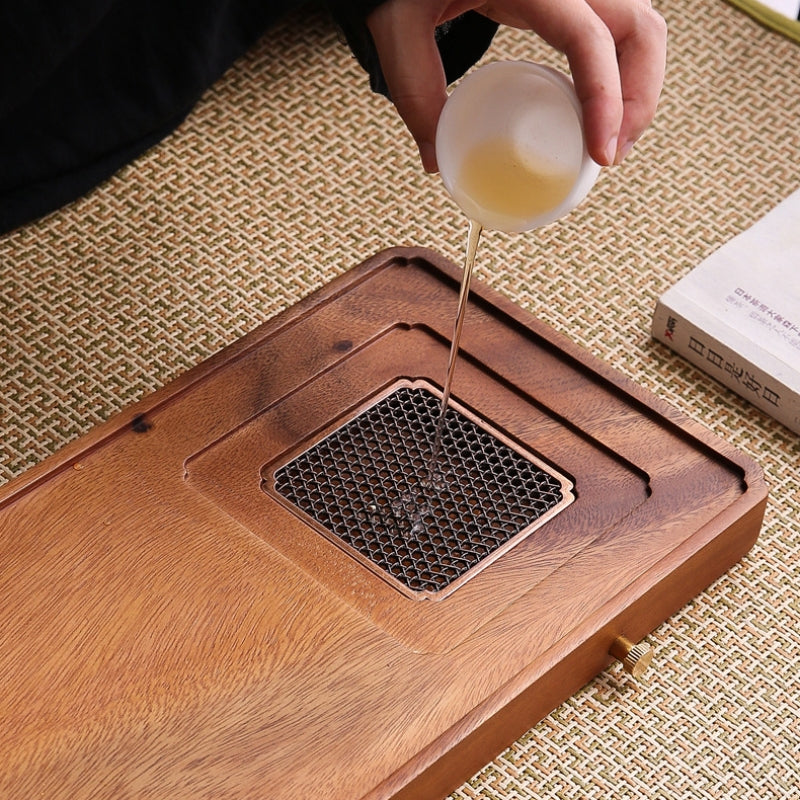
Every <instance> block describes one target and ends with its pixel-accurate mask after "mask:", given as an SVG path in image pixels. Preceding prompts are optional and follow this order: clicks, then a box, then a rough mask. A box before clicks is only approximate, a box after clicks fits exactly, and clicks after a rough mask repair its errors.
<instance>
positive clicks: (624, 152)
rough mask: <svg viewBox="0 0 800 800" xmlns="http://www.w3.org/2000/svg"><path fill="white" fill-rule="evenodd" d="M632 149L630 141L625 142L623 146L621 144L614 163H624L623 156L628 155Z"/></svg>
mask: <svg viewBox="0 0 800 800" xmlns="http://www.w3.org/2000/svg"><path fill="white" fill-rule="evenodd" d="M632 147H633V142H632V141H627V142H625V144H623V145H622V147H620V148H619V150H618V151H617V157H616V159H615V161H614V163H615V164H621V163H622V162H623V161H624V159H625V156H627V155H628V153H630V151H631V148H632Z"/></svg>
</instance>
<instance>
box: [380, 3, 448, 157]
mask: <svg viewBox="0 0 800 800" xmlns="http://www.w3.org/2000/svg"><path fill="white" fill-rule="evenodd" d="M396 16H397V15H396V14H395V13H394V12H393V4H392V3H387V4H384V5H381V6H378V8H377V9H375V11H373V12H372V13H371V14H370V16H369V17H368V18H367V25H368V27H369V30H370V33H371V34H372V39H373V41H374V42H375V49H376V50H377V52H378V58H379V59H380V64H381V70H382V71H383V77H384V78H385V79H386V85H387V86H388V87H389V94H390V96H391V99H392V102H393V103H394V105H395V108H396V109H397V112H398V114H399V115H400V117H401V118H402V120H403V122H405V124H406V127H407V128H408V130H409V131H410V132H411V135H412V136H413V137H414V140H415V141H416V143H417V147H418V148H419V153H420V158H421V159H422V165H423V167H424V168H425V170H426V171H427V172H436V171H437V169H438V166H437V163H436V147H435V141H436V126H437V124H438V122H439V115H440V114H441V113H442V107H443V106H444V103H445V100H446V99H447V83H446V80H445V74H444V67H443V66H442V60H441V56H440V55H439V49H438V47H437V46H436V39H435V36H434V31H435V27H436V25H435V21H434V20H433V19H428V18H426V17H425V16H418V15H410V14H408V13H406V14H404V15H403V17H402V19H396V18H395V17H396Z"/></svg>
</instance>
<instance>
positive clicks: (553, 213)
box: [435, 60, 600, 233]
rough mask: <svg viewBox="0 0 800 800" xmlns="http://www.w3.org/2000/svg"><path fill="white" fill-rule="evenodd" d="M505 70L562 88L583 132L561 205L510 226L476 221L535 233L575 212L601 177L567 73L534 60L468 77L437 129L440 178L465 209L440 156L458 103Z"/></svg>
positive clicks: (496, 64)
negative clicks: (477, 85)
mask: <svg viewBox="0 0 800 800" xmlns="http://www.w3.org/2000/svg"><path fill="white" fill-rule="evenodd" d="M501 70H504V71H506V72H509V71H513V72H518V71H519V70H525V71H526V72H529V73H534V74H535V75H536V76H537V77H539V78H542V79H544V80H546V81H547V82H548V83H550V84H551V85H553V86H555V87H556V88H558V89H559V90H560V92H561V94H562V95H563V96H564V97H565V98H566V99H568V101H569V102H570V103H571V105H572V108H573V110H574V111H575V115H576V118H577V121H578V123H579V125H580V131H581V141H582V148H583V152H582V156H581V161H580V166H579V169H578V172H577V176H576V179H575V182H574V184H573V186H572V188H571V190H570V191H569V193H568V194H567V196H566V197H565V198H564V200H563V201H562V202H561V203H560V204H559V205H558V206H556V207H554V208H552V209H550V210H548V211H547V212H545V213H542V214H537V215H535V216H532V217H529V218H527V219H518V220H517V222H515V223H513V224H512V223H509V224H508V225H497V224H494V223H487V224H484V222H482V221H481V220H480V219H477V220H476V222H478V223H480V224H482V225H483V226H484V227H485V228H487V229H490V230H500V231H505V232H507V233H521V232H523V231H528V230H533V229H534V228H540V227H543V226H544V225H548V224H550V223H551V222H554V221H556V220H557V219H560V218H561V217H563V216H565V215H566V214H568V213H569V212H570V211H572V210H573V209H574V208H575V207H576V206H577V205H578V204H579V203H580V202H581V201H582V200H583V199H584V198H585V197H586V195H587V194H588V192H589V190H590V189H591V188H592V186H593V185H594V183H595V181H596V180H597V176H598V175H599V173H600V166H599V165H598V164H597V163H596V162H595V161H594V160H593V159H592V158H591V156H590V155H589V152H588V149H587V147H586V134H585V131H584V129H583V113H582V110H581V105H580V101H579V100H578V97H577V95H576V93H575V87H574V84H573V82H572V80H571V79H570V78H569V77H568V76H567V75H566V74H564V73H563V72H560V71H558V70H556V69H554V68H553V67H550V66H547V65H545V64H539V63H536V62H533V61H525V60H503V61H490V62H487V63H485V64H482V65H481V66H479V67H477V68H476V69H474V70H473V71H471V72H470V73H468V74H467V75H465V76H464V77H463V78H462V79H461V81H460V82H459V83H458V84H457V85H456V87H455V88H454V89H453V91H452V92H451V93H450V95H449V97H448V99H447V101H446V102H445V105H444V108H443V109H442V113H441V116H440V118H439V123H438V126H437V129H436V143H435V147H436V153H437V157H439V159H438V160H439V172H440V177H441V179H442V182H443V183H444V185H445V188H446V189H447V191H448V192H449V193H450V195H451V196H452V197H453V199H454V200H455V201H456V203H457V204H458V205H459V207H461V205H460V204H459V203H458V199H457V195H458V193H459V192H458V189H457V188H456V176H455V175H454V174H452V173H451V172H450V170H448V169H442V164H443V163H444V164H445V165H446V164H447V163H448V160H447V159H446V158H444V159H443V158H441V157H440V154H441V153H443V152H444V148H445V147H446V141H447V137H448V136H450V135H451V131H450V130H449V128H448V126H449V125H450V124H451V116H452V114H453V109H454V108H455V107H456V105H457V104H459V103H461V101H462V98H466V97H467V94H466V92H467V91H468V90H469V87H470V85H472V84H473V83H474V82H475V81H476V80H481V79H482V78H483V77H485V76H486V75H487V74H488V73H490V72H499V71H501ZM476 76H478V77H476ZM454 98H455V99H454ZM459 166H460V165H459ZM454 171H455V170H454ZM462 211H465V213H467V214H468V212H467V211H466V210H465V209H463V208H462ZM468 216H469V214H468Z"/></svg>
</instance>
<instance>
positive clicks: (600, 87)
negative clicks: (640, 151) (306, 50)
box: [367, 0, 667, 172]
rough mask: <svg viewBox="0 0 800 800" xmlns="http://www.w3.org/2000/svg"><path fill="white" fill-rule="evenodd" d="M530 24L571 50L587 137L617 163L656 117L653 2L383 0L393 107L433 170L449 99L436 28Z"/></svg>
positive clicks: (601, 155) (385, 62) (382, 50)
mask: <svg viewBox="0 0 800 800" xmlns="http://www.w3.org/2000/svg"><path fill="white" fill-rule="evenodd" d="M470 10H474V11H478V12H479V13H481V14H484V15H485V16H487V17H489V18H490V19H492V20H494V21H495V22H498V23H500V24H504V25H510V26H513V27H515V28H522V29H527V30H532V31H535V32H536V33H537V34H538V35H539V36H541V37H542V38H543V39H544V40H545V41H546V42H548V43H549V44H550V45H552V46H553V47H555V48H556V49H558V50H560V51H561V52H563V53H564V54H565V55H566V56H567V60H568V61H569V65H570V69H571V71H572V78H573V82H574V83H575V91H576V93H577V95H578V99H579V100H580V102H581V106H582V108H583V118H584V128H585V132H586V143H587V147H588V150H589V154H590V155H591V157H592V158H593V159H594V160H595V161H596V162H597V163H598V164H600V165H610V164H619V163H620V162H621V161H622V160H623V159H624V158H625V156H626V155H627V154H628V151H629V150H630V149H631V147H632V146H633V144H634V143H635V141H636V140H637V139H638V138H639V137H640V136H641V134H642V133H643V132H644V130H645V129H646V128H647V126H648V125H649V124H650V122H651V121H652V119H653V116H654V114H655V111H656V106H657V105H658V98H659V95H660V93H661V86H662V83H663V81H664V66H665V59H666V49H667V26H666V23H665V22H664V19H663V17H661V15H660V14H658V13H657V12H656V11H654V10H653V8H652V7H651V5H650V0H493V1H492V0H490V2H479V0H386V2H384V3H382V4H381V5H380V6H378V7H377V8H376V9H375V10H374V11H373V12H372V13H371V14H370V15H369V16H368V17H367V26H368V27H369V30H370V33H371V35H372V38H373V41H374V42H375V47H376V50H377V52H378V57H379V58H380V63H381V69H382V71H383V75H384V78H385V79H386V83H387V85H388V87H389V92H390V94H391V97H392V100H393V102H394V104H395V107H396V108H397V111H398V113H399V114H400V116H401V117H402V119H403V121H404V122H405V123H406V126H407V127H408V129H409V131H410V132H411V134H412V136H413V137H414V139H415V140H416V142H417V146H418V147H419V152H420V157H421V159H422V164H423V166H424V168H425V169H426V170H427V171H428V172H436V171H437V169H438V167H437V163H436V151H435V147H434V141H435V137H436V125H437V123H438V120H439V115H440V114H441V111H442V106H443V105H444V102H445V100H446V99H447V85H446V80H445V74H444V68H443V66H442V62H441V58H440V55H439V51H438V49H437V47H436V40H435V38H434V32H435V30H436V27H437V26H438V25H441V24H442V23H443V22H446V21H448V20H450V19H453V18H455V17H457V16H459V15H460V14H463V13H464V12H466V11H470Z"/></svg>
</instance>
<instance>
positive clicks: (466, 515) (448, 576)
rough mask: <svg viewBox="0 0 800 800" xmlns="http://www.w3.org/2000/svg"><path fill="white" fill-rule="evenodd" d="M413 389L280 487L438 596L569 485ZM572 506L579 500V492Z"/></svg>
mask: <svg viewBox="0 0 800 800" xmlns="http://www.w3.org/2000/svg"><path fill="white" fill-rule="evenodd" d="M440 405H441V401H440V400H439V399H438V398H437V397H436V396H435V395H434V394H432V393H431V392H429V391H427V390H426V389H421V388H416V387H403V388H400V389H398V390H396V391H395V392H393V393H392V394H390V395H388V396H387V397H385V398H384V399H383V400H381V401H379V402H378V403H377V404H376V405H374V406H372V407H370V408H368V409H367V410H365V411H364V412H362V413H361V414H360V415H358V416H357V417H355V418H354V419H352V420H350V422H348V423H346V424H345V425H343V426H342V427H340V428H338V429H337V430H335V431H333V432H332V433H331V434H329V435H328V436H327V437H326V438H324V439H323V440H321V441H320V442H318V443H317V444H315V445H314V446H313V447H311V448H310V449H309V450H306V451H305V452H304V453H302V454H301V455H299V456H298V457H297V458H295V459H294V460H293V461H291V462H289V463H288V464H286V465H284V466H282V467H280V468H279V469H278V470H276V472H275V476H274V481H275V484H274V486H275V491H276V492H277V493H278V494H279V495H281V496H282V497H284V498H285V499H286V500H288V501H289V502H290V503H292V504H293V505H294V506H296V507H297V508H299V509H300V510H301V511H303V512H304V513H305V514H307V515H308V516H309V517H311V518H313V519H314V520H316V521H317V522H318V523H319V524H320V525H321V526H322V527H323V528H324V529H326V530H327V531H328V532H330V533H331V534H333V536H334V537H336V538H337V539H339V540H341V541H342V542H344V543H346V544H347V545H349V546H350V547H352V548H354V549H355V550H356V551H357V552H358V553H360V554H361V555H362V556H363V557H364V558H366V559H367V560H368V562H370V563H371V564H372V565H374V566H375V567H377V568H378V569H379V570H383V571H384V572H386V573H388V574H389V575H391V576H392V577H393V578H395V579H396V580H398V581H400V582H401V583H402V584H403V585H405V586H406V587H408V589H410V590H412V591H414V592H438V591H441V590H442V589H445V588H447V587H448V586H450V585H451V584H452V583H453V581H455V580H457V579H458V578H460V577H461V576H462V575H464V574H465V573H466V572H467V571H469V570H470V569H472V568H473V567H475V566H476V565H477V564H479V563H480V562H481V561H483V560H484V559H486V558H487V557H488V556H490V555H492V553H494V552H495V551H496V550H497V549H498V548H500V547H501V546H502V545H504V544H506V543H507V542H508V541H509V540H511V539H512V538H513V537H515V536H516V535H517V534H519V533H521V532H522V531H523V530H525V529H526V528H529V527H530V526H531V525H532V524H534V523H536V522H537V521H538V520H541V518H542V517H543V515H545V514H547V513H548V512H550V511H551V510H552V509H554V508H555V507H556V506H557V505H558V504H559V503H561V502H562V501H563V500H565V493H564V487H563V483H562V480H560V479H559V478H558V477H556V476H555V475H553V474H551V473H550V472H548V471H547V470H545V469H543V468H542V467H541V466H539V465H537V464H534V463H533V462H531V461H530V460H529V459H528V458H526V457H524V456H523V455H522V454H521V453H519V452H517V451H516V450H514V449H512V448H511V447H509V446H508V445H506V444H505V443H504V442H502V441H500V440H499V439H498V438H497V437H496V436H494V435H493V434H491V433H489V432H488V431H487V430H485V429H483V428H482V427H480V426H479V425H477V424H476V423H475V422H473V421H472V420H471V419H469V418H468V417H466V416H465V415H464V414H462V413H461V412H459V411H457V410H456V409H454V408H452V406H451V407H449V408H448V410H447V413H446V415H445V423H444V428H443V434H442V441H441V448H440V452H439V456H438V458H437V460H436V464H435V468H434V469H433V470H431V464H430V462H431V459H432V451H433V442H434V438H435V434H436V426H437V421H438V418H439V410H440ZM567 496H568V497H569V498H570V499H571V493H570V492H569V491H567Z"/></svg>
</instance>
